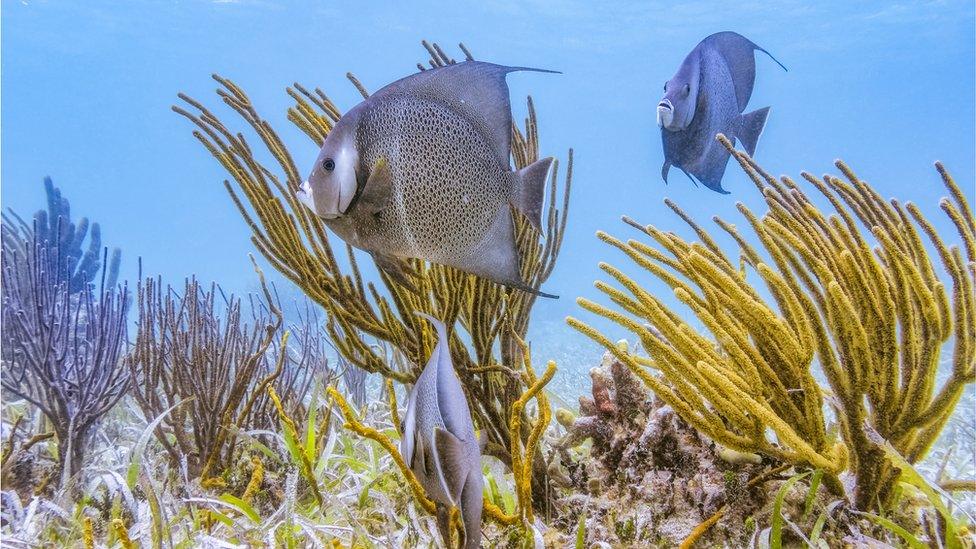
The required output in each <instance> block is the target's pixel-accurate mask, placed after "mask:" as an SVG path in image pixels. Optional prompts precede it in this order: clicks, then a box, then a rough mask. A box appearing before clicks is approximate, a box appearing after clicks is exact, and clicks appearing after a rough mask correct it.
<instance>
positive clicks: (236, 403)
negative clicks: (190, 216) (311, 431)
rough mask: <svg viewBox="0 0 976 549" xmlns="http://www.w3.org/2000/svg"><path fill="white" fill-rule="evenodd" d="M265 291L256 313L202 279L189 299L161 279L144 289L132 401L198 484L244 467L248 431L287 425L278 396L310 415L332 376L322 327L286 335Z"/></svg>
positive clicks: (191, 285) (130, 363)
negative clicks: (273, 392) (319, 381)
mask: <svg viewBox="0 0 976 549" xmlns="http://www.w3.org/2000/svg"><path fill="white" fill-rule="evenodd" d="M262 290H263V295H262V296H261V299H254V300H251V302H250V307H247V306H245V302H243V301H242V300H241V299H240V298H238V297H235V296H234V295H230V296H229V297H228V296H225V295H224V294H223V292H222V291H221V290H220V289H219V287H218V286H216V285H210V286H209V287H203V286H201V285H200V284H199V283H198V282H197V280H196V279H193V278H191V279H189V280H187V281H186V282H185V284H184V286H183V288H182V291H181V292H177V290H176V289H174V288H172V287H164V286H163V285H162V282H161V281H160V280H159V279H153V278H147V279H146V280H144V281H142V282H140V284H139V288H138V291H137V294H138V300H137V307H138V319H137V335H136V340H135V344H134V347H133V350H132V352H131V353H130V354H129V355H128V356H127V357H126V360H125V363H126V365H127V367H128V369H129V372H130V374H131V376H132V379H133V380H134V383H133V385H132V390H131V393H132V395H133V397H134V399H135V401H136V403H137V404H138V405H139V407H140V408H141V409H142V411H143V413H144V414H145V415H146V417H147V418H148V420H150V421H152V420H153V419H156V418H158V417H161V423H160V424H159V426H157V427H156V429H155V435H156V439H157V441H158V442H159V443H160V444H161V445H162V446H163V448H164V449H165V450H166V452H167V454H168V455H169V457H170V460H171V462H172V464H173V465H174V466H178V465H179V464H180V463H182V462H184V460H185V463H186V466H187V469H188V471H187V473H188V474H189V475H190V476H191V478H196V477H201V478H202V479H203V480H204V481H205V482H206V481H208V480H210V479H211V478H213V477H217V476H219V475H221V474H222V473H224V472H225V471H226V470H227V469H228V468H229V467H230V465H231V464H233V463H235V461H236V460H237V459H238V458H239V457H240V455H239V451H240V444H239V442H240V441H239V438H238V436H237V430H238V429H241V430H250V429H270V428H272V427H273V426H275V425H276V424H277V412H276V410H275V408H274V406H273V404H272V402H271V401H270V399H269V398H268V394H267V392H266V391H267V389H268V388H269V387H274V388H276V389H277V391H278V393H279V394H281V395H282V396H281V399H282V400H283V401H284V405H283V406H284V407H285V408H286V409H287V410H288V412H289V413H291V414H294V415H299V416H303V415H304V398H305V394H306V393H307V392H308V390H309V389H310V386H311V383H312V380H313V377H314V376H316V375H327V373H328V360H327V358H326V356H325V352H326V349H325V346H324V344H325V342H324V338H323V334H322V333H321V330H320V328H319V327H318V326H316V325H312V324H309V322H304V323H303V324H301V325H298V326H293V331H294V333H291V332H286V333H284V334H283V333H282V331H281V327H282V322H283V321H282V314H281V312H280V310H279V308H278V305H277V304H276V303H275V301H274V299H273V298H272V296H271V294H270V292H269V291H268V288H267V287H266V286H264V282H263V278H262ZM305 320H307V321H311V318H309V317H305ZM288 336H291V337H288ZM289 341H290V342H291V344H289Z"/></svg>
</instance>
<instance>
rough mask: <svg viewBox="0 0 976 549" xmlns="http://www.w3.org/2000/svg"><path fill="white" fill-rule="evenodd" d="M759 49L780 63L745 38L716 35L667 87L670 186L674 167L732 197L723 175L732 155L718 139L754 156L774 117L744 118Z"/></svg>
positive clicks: (661, 114) (662, 109) (661, 120)
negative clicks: (738, 145)
mask: <svg viewBox="0 0 976 549" xmlns="http://www.w3.org/2000/svg"><path fill="white" fill-rule="evenodd" d="M755 50H759V51H761V52H763V53H765V54H766V55H769V57H770V58H771V59H772V60H773V61H776V58H775V57H773V56H772V54H770V53H769V52H768V51H766V50H764V49H762V48H760V47H759V46H757V45H755V44H753V43H752V41H750V40H749V39H748V38H746V37H744V36H742V35H741V34H737V33H734V32H719V33H716V34H713V35H711V36H709V37H708V38H705V39H704V40H702V41H701V42H699V43H698V45H697V46H695V49H693V50H691V53H689V54H688V57H685V60H684V61H682V63H681V66H680V67H679V68H678V72H676V73H675V74H674V76H673V77H671V80H668V81H667V82H666V83H665V84H664V97H663V98H662V99H661V102H660V104H658V106H657V124H658V126H660V127H661V138H662V141H663V142H664V166H663V167H662V168H661V176H662V177H663V178H664V181H665V182H667V180H668V170H670V169H671V166H672V165H674V166H676V167H677V168H679V169H680V170H681V171H683V172H685V174H686V175H688V177H690V178H691V179H692V181H694V180H695V179H696V178H697V179H698V181H701V182H702V183H703V184H704V185H705V186H706V187H708V188H709V189H712V190H713V191H716V192H720V193H722V194H728V191H726V190H725V189H723V188H722V175H723V174H725V165H726V164H728V160H729V152H728V151H727V150H725V147H723V146H722V144H721V143H719V142H718V141H716V140H715V135H716V134H719V133H722V134H725V135H726V136H727V137H728V138H729V139H731V140H732V143H735V140H736V138H738V139H740V140H741V141H742V145H743V146H744V147H745V149H746V152H748V153H749V154H750V155H752V154H753V153H755V151H756V143H757V142H758V141H759V135H760V134H761V133H762V131H763V127H764V126H765V125H766V116H768V115H769V107H763V108H761V109H759V110H755V111H752V112H750V113H746V114H742V111H744V110H745V108H746V105H747V104H748V103H749V97H750V96H751V95H752V86H753V84H754V83H755V80H756V58H755V54H754V51H755ZM776 63H777V64H779V66H781V67H783V64H782V63H780V62H779V61H776ZM783 70H786V67H783Z"/></svg>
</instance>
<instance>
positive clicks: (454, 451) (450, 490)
mask: <svg viewBox="0 0 976 549" xmlns="http://www.w3.org/2000/svg"><path fill="white" fill-rule="evenodd" d="M434 453H435V455H436V460H437V474H438V475H439V476H440V478H441V480H442V481H443V482H444V489H445V490H444V491H445V492H446V493H447V495H448V496H449V497H450V498H451V503H452V504H454V505H457V504H458V502H459V501H460V500H461V490H463V489H464V481H465V480H466V479H467V478H468V470H469V469H470V464H469V463H468V460H467V455H466V454H465V451H464V443H463V442H461V439H459V438H458V437H456V436H454V435H452V434H451V433H449V432H448V431H447V430H446V429H442V428H440V427H434Z"/></svg>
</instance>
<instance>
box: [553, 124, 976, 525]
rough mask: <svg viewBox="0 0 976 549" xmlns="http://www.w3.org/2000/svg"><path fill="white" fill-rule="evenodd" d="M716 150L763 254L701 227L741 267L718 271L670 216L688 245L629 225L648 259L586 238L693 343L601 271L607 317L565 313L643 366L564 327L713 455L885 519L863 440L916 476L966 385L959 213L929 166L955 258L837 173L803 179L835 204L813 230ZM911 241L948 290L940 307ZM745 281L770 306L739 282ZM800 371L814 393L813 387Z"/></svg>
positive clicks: (964, 215) (790, 194)
mask: <svg viewBox="0 0 976 549" xmlns="http://www.w3.org/2000/svg"><path fill="white" fill-rule="evenodd" d="M719 140H720V141H721V143H722V144H723V145H724V146H725V147H726V148H727V149H729V150H730V151H731V152H732V154H733V155H734V156H735V158H736V159H737V160H738V162H739V163H740V165H741V166H742V168H743V169H744V170H745V172H746V173H747V174H748V175H749V177H750V179H751V180H752V181H753V183H754V184H755V185H756V188H757V189H759V191H760V192H761V193H762V194H763V197H764V198H765V202H766V205H767V206H768V208H769V210H768V212H767V213H766V214H765V215H763V216H762V217H760V216H758V215H756V214H755V213H753V212H752V211H751V210H750V209H749V208H747V207H746V206H744V205H742V204H739V205H738V209H739V211H740V212H741V213H742V214H743V216H745V218H746V219H747V221H748V223H749V225H750V227H751V228H752V229H753V231H754V232H755V237H756V239H758V242H759V243H761V246H762V247H761V248H759V247H757V246H755V245H754V244H752V243H750V241H749V240H747V239H746V238H745V236H744V235H743V234H742V233H740V231H739V230H738V229H737V228H736V227H735V226H734V225H732V224H730V223H727V222H726V221H723V220H721V219H718V218H716V219H715V222H716V223H717V224H718V226H719V227H720V228H721V229H722V230H723V231H725V232H726V233H728V234H729V235H730V236H731V237H732V238H733V239H734V240H735V241H736V243H737V244H738V246H739V253H740V254H741V255H740V258H739V259H738V260H736V259H733V258H730V257H729V256H728V255H727V254H726V253H724V252H723V251H722V250H721V249H720V247H719V245H718V244H717V243H716V241H715V240H714V239H713V238H712V237H711V236H710V235H709V234H708V232H706V231H705V229H703V228H702V227H701V226H700V225H698V224H697V223H695V222H694V221H693V220H692V219H690V218H689V217H688V216H687V215H686V214H685V213H684V212H683V211H682V210H681V209H680V208H679V207H678V206H677V205H675V204H673V203H672V202H670V201H667V204H668V206H669V207H671V209H672V210H674V211H675V212H676V213H677V214H678V215H679V217H681V218H682V219H683V220H684V221H685V222H686V223H687V224H688V225H689V226H690V227H691V228H692V229H693V230H694V231H695V233H696V234H697V236H698V238H699V239H700V242H689V241H687V240H685V239H683V238H682V237H680V236H678V235H677V234H675V233H673V232H666V231H662V230H660V229H657V228H655V227H653V226H646V227H645V226H642V225H639V224H637V223H636V222H633V221H631V220H629V219H627V218H625V221H627V223H628V224H630V225H632V226H634V227H636V228H638V229H639V230H640V231H641V232H642V233H644V234H646V235H647V236H650V237H651V238H652V239H653V240H654V241H655V242H656V243H657V245H658V247H653V246H650V245H648V244H646V243H644V242H641V241H639V240H628V241H626V242H624V241H621V240H619V239H617V238H614V237H612V236H610V235H608V234H606V233H604V232H600V233H598V236H599V238H600V239H601V240H603V241H605V242H607V243H608V244H610V245H612V246H614V247H616V248H618V249H620V250H621V251H623V252H624V253H625V254H627V256H628V257H630V258H631V259H632V260H633V261H634V262H635V263H636V264H637V265H638V266H640V267H642V268H643V269H645V270H646V271H648V272H650V273H651V274H652V275H654V276H655V277H657V278H659V279H660V280H662V281H663V282H664V283H665V284H667V285H668V286H670V287H671V288H672V289H673V290H674V295H675V296H676V297H677V298H678V299H679V300H680V301H681V302H682V303H683V304H685V305H686V306H687V307H688V308H689V309H690V310H691V311H692V312H693V313H694V314H695V316H696V317H697V319H698V320H699V321H700V322H701V323H702V324H703V325H704V326H705V328H706V329H707V333H699V332H698V331H696V330H694V329H692V328H691V326H689V324H688V323H687V322H686V321H685V320H683V319H682V317H681V316H680V315H679V314H678V313H677V312H675V311H674V310H673V309H671V308H670V307H668V306H667V305H666V304H665V303H664V302H663V301H662V300H661V299H659V298H658V297H656V296H655V295H653V293H651V292H650V291H649V290H647V289H645V287H644V286H643V285H642V284H641V283H639V282H638V281H636V280H635V279H633V278H631V277H630V276H628V275H626V274H624V273H623V272H622V271H621V270H619V269H617V268H615V267H613V266H611V265H608V264H606V263H602V264H601V265H600V267H601V268H602V269H603V270H604V271H605V272H607V273H608V274H609V275H611V276H612V277H613V278H614V279H615V280H616V281H617V282H618V283H619V284H621V285H622V286H623V287H624V288H625V290H626V291H624V290H621V289H618V288H615V287H614V286H612V285H610V284H607V283H605V282H598V283H597V287H598V288H599V289H600V290H601V291H603V292H604V293H606V294H607V296H609V297H610V299H611V300H612V301H613V302H614V303H615V304H616V306H617V308H610V307H606V306H603V305H600V304H597V303H594V302H592V301H589V300H585V299H580V300H579V303H580V305H581V306H582V307H583V308H585V309H587V310H589V311H591V312H594V313H596V314H598V315H600V316H603V317H605V318H608V319H610V320H612V321H614V322H616V323H617V324H620V325H621V326H624V327H625V328H627V329H628V330H630V331H632V332H633V333H634V334H635V335H636V336H637V337H638V338H639V340H640V343H641V345H642V346H643V349H644V350H645V351H646V355H645V354H643V353H640V352H637V351H635V350H625V349H622V348H619V347H618V346H616V345H615V344H614V343H613V342H612V341H610V340H609V339H608V338H607V337H606V336H604V335H602V334H601V333H599V332H598V331H596V330H595V329H593V328H592V327H590V326H589V325H587V324H585V323H584V322H582V321H580V320H577V319H575V318H569V319H568V322H569V323H570V324H571V325H572V326H574V327H575V328H577V329H579V330H580V331H582V332H583V333H585V334H586V335H588V336H589V337H591V338H592V339H594V340H595V341H597V342H599V343H601V344H602V345H604V346H605V347H606V348H607V349H608V350H610V351H611V352H612V353H613V354H614V355H615V356H616V357H617V358H618V359H619V360H620V361H621V362H622V363H623V364H625V365H626V366H627V367H629V368H630V369H631V371H633V372H634V373H635V374H636V375H637V376H639V377H640V378H641V379H642V380H643V381H644V382H645V384H646V385H647V386H649V387H650V388H651V389H652V390H653V392H654V393H655V395H657V396H658V397H659V398H661V399H662V400H663V401H664V402H666V403H667V404H668V405H669V406H671V407H672V408H673V409H674V411H675V412H676V413H677V414H678V415H679V416H680V417H681V418H682V419H683V420H685V421H687V422H688V423H689V424H691V425H692V426H694V427H695V428H696V429H697V430H698V431H700V432H701V433H703V434H705V435H706V436H708V437H709V438H711V439H712V440H714V441H715V442H717V443H719V444H721V445H724V446H726V447H728V448H730V449H733V450H737V451H740V452H750V453H757V454H760V455H765V456H768V457H770V458H772V459H774V460H778V461H780V462H783V463H789V464H793V465H795V466H799V467H804V466H806V467H811V468H816V469H821V470H822V471H823V479H824V483H825V485H826V486H827V487H828V488H829V489H830V490H832V491H833V492H834V493H836V494H838V495H849V497H850V498H851V501H852V503H853V504H854V506H855V507H856V508H858V509H861V510H865V511H867V510H874V509H886V508H887V507H888V506H889V505H890V503H891V501H892V497H893V495H894V494H893V492H894V491H893V487H894V486H895V482H894V481H895V480H896V479H897V478H898V475H899V470H898V469H897V468H895V467H893V466H892V464H891V463H889V461H888V460H887V458H886V456H885V453H884V451H883V449H882V448H881V446H880V445H879V444H878V443H877V442H876V439H877V437H874V436H873V435H874V434H875V433H876V434H878V435H880V437H881V438H882V439H883V440H886V441H888V442H890V443H891V445H892V446H893V448H895V449H896V450H897V452H898V453H900V454H901V455H902V456H904V457H905V458H906V459H907V460H908V461H909V462H910V463H916V462H918V461H919V460H920V459H921V458H922V457H924V456H925V454H926V452H927V451H928V449H929V448H930V446H931V445H932V444H933V442H934V441H935V439H936V437H937V436H938V434H939V432H940V431H941V429H942V427H943V425H944V424H945V422H946V421H947V419H948V418H949V416H950V414H951V413H952V411H953V408H954V407H955V405H956V403H957V402H958V400H959V398H960V396H961V395H962V392H963V389H964V388H965V387H966V385H967V384H970V383H972V382H973V381H974V379H976V360H974V357H976V323H974V320H976V295H974V278H976V268H974V261H976V223H974V220H973V214H972V210H971V209H970V207H969V204H968V203H967V202H966V200H965V197H964V195H963V193H962V191H961V190H960V189H959V187H958V186H957V185H956V183H955V182H954V181H953V180H952V178H951V176H949V174H948V172H946V170H945V169H944V168H943V166H942V165H941V164H936V168H937V170H938V172H939V174H940V175H941V177H942V181H943V183H944V184H945V186H946V188H947V189H948V191H949V194H950V198H945V199H943V200H942V201H941V202H940V207H941V208H942V210H943V211H944V212H945V214H946V215H947V216H948V218H949V220H950V221H951V223H952V225H953V226H954V227H955V229H956V230H957V231H958V233H959V235H960V237H961V239H962V246H961V247H960V246H957V245H953V246H948V245H947V244H946V243H945V241H944V240H943V238H942V237H941V236H940V235H939V234H938V233H937V232H936V230H935V228H934V226H933V225H932V224H931V223H930V222H929V221H928V220H927V219H926V218H925V217H924V216H923V214H922V212H921V210H920V209H919V208H918V207H917V206H915V205H914V204H911V203H909V204H904V205H903V204H901V203H900V202H898V201H897V200H891V201H886V200H884V199H883V198H882V197H881V196H880V195H879V194H878V193H877V191H875V190H874V189H873V188H872V187H871V186H869V185H868V184H867V183H865V182H864V181H863V180H861V179H859V178H858V177H857V176H856V175H855V174H854V172H853V171H851V169H850V168H848V167H847V165H845V164H844V163H842V162H839V161H838V162H837V164H836V165H837V167H838V169H840V170H841V172H842V173H843V174H844V176H845V177H846V179H847V180H846V181H844V180H842V179H840V178H838V177H834V176H830V175H828V176H825V177H824V178H823V179H822V180H821V179H818V178H816V177H814V176H812V175H810V174H807V173H804V174H803V178H804V179H805V180H806V181H807V182H808V183H809V184H810V185H811V186H812V187H814V188H815V189H816V190H817V191H818V192H819V193H821V194H822V195H823V197H824V198H825V199H826V200H827V201H828V202H829V203H830V205H831V206H832V208H833V210H834V212H833V213H832V214H829V215H828V214H825V213H823V212H822V211H821V210H820V209H818V208H817V206H816V205H815V204H814V202H813V201H812V200H811V198H810V197H809V196H808V195H807V194H806V193H805V192H804V190H803V189H802V188H801V186H800V185H799V184H797V182H795V181H794V180H792V179H791V178H789V177H783V178H782V179H780V180H777V179H776V178H774V177H772V176H770V175H769V174H768V173H766V172H765V171H763V170H762V169H761V168H760V167H759V166H758V165H756V163H755V162H754V161H753V160H752V159H751V158H750V157H749V156H748V155H746V154H744V153H742V152H740V151H735V150H734V149H733V147H732V144H731V143H730V142H729V141H728V139H726V138H725V137H724V136H719ZM859 225H860V226H863V227H865V228H867V229H868V231H870V233H871V235H873V237H874V238H873V243H872V240H871V239H870V237H869V236H868V235H865V234H864V233H863V232H862V230H861V229H860V227H859ZM923 239H927V240H928V243H929V245H930V246H931V247H932V249H934V250H935V252H936V254H935V255H936V256H937V257H938V259H939V260H940V262H941V263H942V267H943V269H944V270H945V272H946V273H947V275H948V279H949V280H950V281H951V285H952V287H951V290H950V291H949V292H947V291H946V288H945V285H944V282H943V280H942V279H941V278H940V277H939V275H938V274H937V272H936V268H935V266H934V265H933V261H932V259H931V256H930V254H929V252H928V251H927V249H926V245H925V244H924V243H923ZM763 252H764V253H763ZM740 262H741V263H740ZM747 267H750V268H751V269H752V272H748V270H747ZM756 276H758V280H759V281H761V282H762V283H764V284H765V286H766V290H768V294H769V295H770V298H769V299H767V298H764V297H763V295H762V294H761V293H760V290H759V289H758V287H757V286H756V285H754V284H753V283H752V282H751V279H752V278H754V277H756ZM950 340H951V343H950V345H951V347H952V354H951V361H950V371H949V372H948V374H949V375H948V378H947V379H946V380H945V381H944V382H942V383H941V384H939V383H937V379H936V374H937V370H938V367H939V363H940V360H941V358H942V356H943V345H944V344H945V343H947V342H949V341H950ZM815 365H817V367H818V368H819V369H820V370H821V371H822V372H823V375H824V376H825V377H826V380H827V383H828V385H829V388H826V387H822V386H821V385H820V384H819V383H818V382H817V378H816V377H815V376H814V373H815ZM825 402H826V403H828V404H829V405H830V407H831V408H833V410H834V415H835V416H836V420H837V422H838V424H839V427H840V437H839V440H835V438H834V437H832V436H831V435H830V434H829V432H828V427H827V422H826V419H825V414H824V406H823V405H824V403H825ZM844 471H850V472H852V473H853V479H854V486H853V489H852V490H851V488H850V487H849V486H847V485H845V484H843V483H842V482H841V479H840V475H841V473H842V472H844ZM851 491H852V493H850V494H849V493H848V492H851Z"/></svg>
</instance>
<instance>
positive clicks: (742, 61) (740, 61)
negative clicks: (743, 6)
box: [703, 31, 786, 112]
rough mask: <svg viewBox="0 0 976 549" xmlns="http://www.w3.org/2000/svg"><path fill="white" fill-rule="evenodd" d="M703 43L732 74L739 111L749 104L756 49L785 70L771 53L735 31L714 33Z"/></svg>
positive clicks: (753, 81) (754, 76) (754, 77)
mask: <svg viewBox="0 0 976 549" xmlns="http://www.w3.org/2000/svg"><path fill="white" fill-rule="evenodd" d="M704 43H707V45H708V46H709V47H712V48H714V49H715V51H716V52H718V54H719V55H720V56H721V57H722V59H723V60H724V61H725V64H726V66H727V67H728V69H729V73H730V74H731V76H732V85H733V87H734V88H735V99H736V103H737V105H738V107H739V112H742V111H744V110H745V108H746V105H748V104H749V98H750V97H752V88H753V85H754V84H755V82H756V55H755V51H756V50H759V51H761V52H763V53H765V54H766V55H768V56H769V57H770V58H771V59H772V60H773V61H776V64H778V65H779V66H780V67H783V70H786V67H784V66H783V64H782V63H780V62H779V61H778V60H777V59H776V58H775V57H773V55H772V54H771V53H769V52H768V51H766V50H764V49H762V48H760V47H759V46H757V45H756V44H755V43H754V42H753V41H752V40H749V39H748V38H746V37H745V36H742V35H741V34H738V33H735V32H730V31H726V32H719V33H715V34H713V35H711V36H709V37H708V38H706V39H705V40H704V41H703V44H704Z"/></svg>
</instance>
